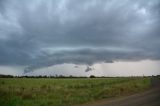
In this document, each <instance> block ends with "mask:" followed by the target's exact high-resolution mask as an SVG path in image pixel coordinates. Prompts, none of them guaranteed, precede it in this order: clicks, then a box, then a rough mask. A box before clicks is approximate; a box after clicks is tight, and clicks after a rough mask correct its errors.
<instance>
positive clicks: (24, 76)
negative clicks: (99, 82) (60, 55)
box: [0, 74, 160, 78]
mask: <svg viewBox="0 0 160 106" xmlns="http://www.w3.org/2000/svg"><path fill="white" fill-rule="evenodd" d="M117 77H119V76H117ZM130 77H158V78H160V75H157V76H153V75H152V76H130ZM0 78H115V77H108V76H94V75H90V76H89V77H86V76H72V75H70V76H64V75H55V76H52V75H49V76H47V75H38V76H28V75H20V76H13V75H4V74H0Z"/></svg>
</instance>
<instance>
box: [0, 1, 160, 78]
mask: <svg viewBox="0 0 160 106" xmlns="http://www.w3.org/2000/svg"><path fill="white" fill-rule="evenodd" d="M144 61H145V62H144ZM119 63H123V65H122V64H119ZM142 63H143V64H142ZM97 64H98V65H101V71H102V70H105V71H111V72H114V70H117V71H116V72H115V73H121V72H122V70H123V71H124V70H125V68H126V70H125V72H126V73H129V74H125V75H132V73H130V70H129V69H128V68H127V67H128V64H129V67H130V68H135V64H142V65H140V66H139V67H137V69H136V70H141V71H143V72H141V73H140V75H142V73H147V72H148V73H147V75H150V74H159V72H160V71H159V69H160V0H123V1H120V0H0V73H2V74H3V73H7V74H15V73H17V71H18V70H19V71H20V72H21V73H23V72H24V73H26V74H35V71H36V73H38V72H39V73H40V72H42V70H43V73H49V71H47V68H49V69H48V70H52V71H54V73H55V74H56V72H57V73H59V72H60V71H61V74H66V75H67V73H69V74H72V73H75V74H74V75H76V73H77V75H79V74H80V73H84V75H85V73H87V75H88V73H91V74H96V73H93V72H94V71H97V73H98V72H100V71H98V70H100V68H97V67H99V66H97ZM116 64H119V65H116ZM145 64H148V66H150V68H149V69H150V70H147V72H146V68H145V67H146V66H145ZM61 65H62V66H61ZM74 65H75V66H74ZM108 65H111V66H108ZM60 66H61V68H56V67H60ZM115 66H116V67H117V69H115V68H114V67H115ZM136 66H138V65H136ZM148 66H147V67H148ZM66 67H68V68H66ZM71 67H72V68H71ZM102 67H103V68H102ZM108 67H110V68H108ZM68 69H72V71H68ZM87 69H90V70H89V72H84V70H87ZM8 70H9V71H8ZM34 70H35V71H34ZM37 70H39V71H37ZM65 70H66V71H65ZM74 70H75V71H74ZM112 70H113V71H112ZM19 71H18V73H20V72H19ZM90 71H91V72H90ZM92 71H93V72H92ZM151 71H153V73H152V72H151ZM122 73H123V72H122ZM122 73H121V74H115V75H123V74H122ZM138 73H139V72H137V71H136V73H133V75H138ZM103 74H104V75H106V74H105V73H103V72H102V73H101V74H100V75H103ZM110 75H113V74H110Z"/></svg>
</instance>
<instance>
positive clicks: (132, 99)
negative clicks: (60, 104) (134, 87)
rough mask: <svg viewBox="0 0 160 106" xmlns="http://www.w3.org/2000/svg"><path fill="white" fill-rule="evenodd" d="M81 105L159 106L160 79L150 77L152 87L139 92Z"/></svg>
mask: <svg viewBox="0 0 160 106" xmlns="http://www.w3.org/2000/svg"><path fill="white" fill-rule="evenodd" d="M82 106H160V80H159V79H157V78H154V79H152V88H151V89H150V90H148V91H145V92H143V93H140V94H135V95H131V96H127V97H122V98H117V99H110V100H109V99H106V100H101V101H97V102H95V103H91V104H85V105H82Z"/></svg>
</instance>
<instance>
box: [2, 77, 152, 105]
mask: <svg viewBox="0 0 160 106" xmlns="http://www.w3.org/2000/svg"><path fill="white" fill-rule="evenodd" d="M150 85H151V84H150V78H149V77H146V78H142V77H133V78H132V77H130V78H129V77H128V78H59V79H58V78H57V79H56V78H39V79H37V78H0V104H1V105H2V104H3V105H2V106H75V105H78V104H83V103H87V102H92V101H95V100H100V99H104V98H112V97H118V96H125V95H131V94H134V93H138V92H142V91H144V90H146V89H148V88H149V87H150Z"/></svg>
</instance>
